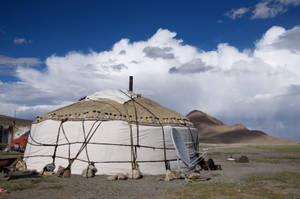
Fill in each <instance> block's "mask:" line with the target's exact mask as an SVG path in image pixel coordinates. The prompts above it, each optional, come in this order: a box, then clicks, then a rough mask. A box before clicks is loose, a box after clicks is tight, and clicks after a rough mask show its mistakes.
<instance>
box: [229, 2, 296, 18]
mask: <svg viewBox="0 0 300 199" xmlns="http://www.w3.org/2000/svg"><path fill="white" fill-rule="evenodd" d="M299 5H300V0H261V1H259V2H258V3H257V4H256V5H254V6H251V7H249V8H246V7H242V8H238V9H231V10H230V11H228V12H226V13H225V16H227V17H229V18H231V19H233V20H234V19H237V18H241V17H243V16H244V15H245V14H246V13H247V12H249V11H250V10H252V16H251V19H267V18H274V17H276V16H278V15H280V14H283V13H285V12H287V11H288V9H289V8H290V7H292V6H294V7H296V6H299Z"/></svg>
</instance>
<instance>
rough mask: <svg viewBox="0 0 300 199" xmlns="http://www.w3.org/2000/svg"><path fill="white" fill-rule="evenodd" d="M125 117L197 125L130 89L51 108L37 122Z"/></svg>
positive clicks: (150, 122)
mask: <svg viewBox="0 0 300 199" xmlns="http://www.w3.org/2000/svg"><path fill="white" fill-rule="evenodd" d="M48 119H51V120H68V121H81V120H101V121H106V120H123V121H128V122H131V123H139V124H143V125H173V126H193V125H192V123H191V122H190V121H189V119H188V118H187V117H185V116H184V115H182V114H180V113H177V112H175V111H172V110H170V109H167V108H165V107H163V106H161V105H160V104H158V103H156V102H154V101H153V100H150V99H148V98H144V97H142V96H141V95H139V94H134V93H133V92H130V91H127V90H105V91H100V92H96V93H94V94H93V95H90V96H87V97H85V98H84V99H82V100H80V101H78V102H76V103H74V104H71V105H68V106H65V107H63V108H60V109H57V110H54V111H51V112H49V113H46V114H44V115H42V116H40V117H38V118H37V119H36V120H35V121H34V122H35V123H38V122H41V121H43V120H48Z"/></svg>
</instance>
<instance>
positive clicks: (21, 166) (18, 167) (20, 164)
mask: <svg viewBox="0 0 300 199" xmlns="http://www.w3.org/2000/svg"><path fill="white" fill-rule="evenodd" d="M16 170H17V171H26V170H27V166H26V163H25V162H24V161H21V160H20V161H18V162H17V164H16Z"/></svg>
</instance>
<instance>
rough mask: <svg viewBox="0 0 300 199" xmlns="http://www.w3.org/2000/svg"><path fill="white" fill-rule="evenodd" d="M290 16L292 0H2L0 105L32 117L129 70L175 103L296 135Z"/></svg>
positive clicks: (140, 85)
mask: <svg viewBox="0 0 300 199" xmlns="http://www.w3.org/2000/svg"><path fill="white" fill-rule="evenodd" d="M299 25H300V1H299V0H256V1H255V0H253V1H246V0H232V1H231V0H228V1H109V2H104V1H103V2H102V1H21V0H20V1H14V0H7V1H6V0H2V1H1V2H0V91H1V94H0V114H6V115H13V114H14V112H15V110H16V111H17V116H19V117H23V118H29V119H32V118H34V117H35V116H37V115H39V114H42V113H45V112H47V111H50V110H53V109H54V108H58V107H60V106H63V105H66V104H69V103H72V102H74V101H75V100H76V99H78V98H79V97H82V96H84V95H89V94H91V93H93V92H95V91H97V90H101V89H106V88H120V87H122V86H123V85H126V86H125V87H127V79H128V75H132V74H133V75H135V82H136V83H135V87H136V90H137V91H139V92H141V93H143V94H144V95H146V96H147V97H151V98H154V99H155V100H157V101H158V102H160V103H162V104H163V105H165V106H167V107H169V108H172V109H174V110H176V111H178V112H181V113H183V114H187V113H188V112H189V111H191V110H193V109H200V110H202V111H205V112H207V113H209V114H212V115H214V116H216V117H219V118H220V119H222V120H224V121H225V122H226V123H228V124H233V123H243V124H245V125H246V126H247V127H249V128H253V129H261V130H264V131H266V132H267V133H269V134H271V135H274V136H277V137H288V138H290V139H294V140H298V141H299V140H300V126H299V124H298V123H299V116H300V115H299V113H298V109H299V108H297V107H299V105H300V103H298V102H295V101H297V99H298V98H299V97H300V96H299V93H300V89H299V88H300V79H299V74H300V69H299V67H297V65H300V61H299V60H300V57H299V56H300V53H299V52H300V50H299V47H298V46H300V45H298V44H299V40H300V38H299V35H300V30H299V29H300V28H299ZM298 72H299V73H298ZM153 78H155V80H156V81H155V83H151V85H149V82H147V81H153ZM170 98H171V99H172V100H170ZM174 99H176V100H174ZM299 101H300V100H299ZM182 102H184V103H182Z"/></svg>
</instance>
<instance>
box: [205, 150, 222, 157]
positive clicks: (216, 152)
mask: <svg viewBox="0 0 300 199" xmlns="http://www.w3.org/2000/svg"><path fill="white" fill-rule="evenodd" d="M207 155H208V156H210V155H211V156H214V155H223V153H221V152H220V151H215V152H210V153H207Z"/></svg>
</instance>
